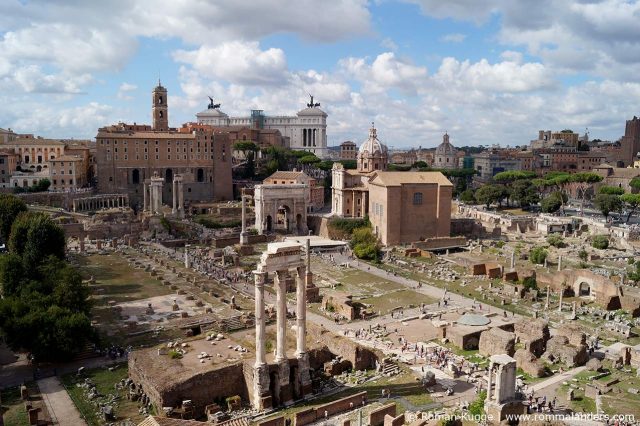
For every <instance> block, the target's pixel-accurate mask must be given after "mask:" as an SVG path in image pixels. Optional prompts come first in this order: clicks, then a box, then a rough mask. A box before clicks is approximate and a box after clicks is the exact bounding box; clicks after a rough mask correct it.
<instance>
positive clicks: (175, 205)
mask: <svg viewBox="0 0 640 426" xmlns="http://www.w3.org/2000/svg"><path fill="white" fill-rule="evenodd" d="M172 195H173V207H172V208H171V213H172V214H173V215H176V214H177V213H178V180H177V179H176V178H175V177H174V178H173V194H172Z"/></svg>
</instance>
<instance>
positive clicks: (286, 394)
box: [278, 359, 293, 406]
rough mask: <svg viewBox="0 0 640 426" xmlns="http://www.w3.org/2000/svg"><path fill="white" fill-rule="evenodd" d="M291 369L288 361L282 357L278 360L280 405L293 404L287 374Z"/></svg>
mask: <svg viewBox="0 0 640 426" xmlns="http://www.w3.org/2000/svg"><path fill="white" fill-rule="evenodd" d="M290 374H291V370H290V367H289V361H288V360H286V359H283V360H281V361H279V362H278V377H279V381H280V383H279V384H280V401H281V403H282V405H285V406H286V405H291V404H293V396H292V392H291V383H289V375H290Z"/></svg>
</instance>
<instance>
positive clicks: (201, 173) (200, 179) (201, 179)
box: [197, 169, 204, 182]
mask: <svg viewBox="0 0 640 426" xmlns="http://www.w3.org/2000/svg"><path fill="white" fill-rule="evenodd" d="M197 179H198V182H204V170H202V169H198V176H197Z"/></svg>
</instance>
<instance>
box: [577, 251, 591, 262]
mask: <svg viewBox="0 0 640 426" xmlns="http://www.w3.org/2000/svg"><path fill="white" fill-rule="evenodd" d="M578 257H579V258H580V260H582V261H583V262H586V261H587V259H588V258H589V253H587V251H586V250H585V249H580V251H579V252H578Z"/></svg>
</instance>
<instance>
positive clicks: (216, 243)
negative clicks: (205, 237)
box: [211, 234, 269, 248]
mask: <svg viewBox="0 0 640 426" xmlns="http://www.w3.org/2000/svg"><path fill="white" fill-rule="evenodd" d="M268 240H269V238H268V237H267V236H266V235H249V244H259V243H266V242H267V241H268ZM234 244H240V235H239V234H238V235H232V236H228V237H218V238H213V239H212V240H211V246H212V247H213V248H225V247H228V246H232V245H234Z"/></svg>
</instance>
